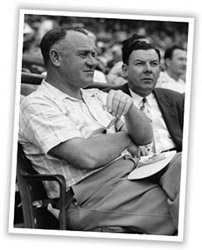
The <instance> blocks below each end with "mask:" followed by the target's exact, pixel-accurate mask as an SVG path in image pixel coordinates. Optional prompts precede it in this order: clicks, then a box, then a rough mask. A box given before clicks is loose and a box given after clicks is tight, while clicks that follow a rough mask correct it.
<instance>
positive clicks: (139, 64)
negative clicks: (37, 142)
mask: <svg viewBox="0 0 202 250" xmlns="http://www.w3.org/2000/svg"><path fill="white" fill-rule="evenodd" d="M135 65H136V66H142V65H144V62H136V64H135Z"/></svg>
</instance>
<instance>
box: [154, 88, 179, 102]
mask: <svg viewBox="0 0 202 250" xmlns="http://www.w3.org/2000/svg"><path fill="white" fill-rule="evenodd" d="M153 92H154V95H155V96H156V97H157V98H162V99H163V98H167V99H170V100H171V101H176V100H182V99H183V98H184V94H182V93H179V92H177V91H174V90H172V89H165V88H155V89H154V91H153Z"/></svg>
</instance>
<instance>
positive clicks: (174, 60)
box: [156, 45, 187, 93]
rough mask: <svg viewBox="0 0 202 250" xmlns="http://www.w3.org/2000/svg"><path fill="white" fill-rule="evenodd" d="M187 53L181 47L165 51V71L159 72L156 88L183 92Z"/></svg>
mask: <svg viewBox="0 0 202 250" xmlns="http://www.w3.org/2000/svg"><path fill="white" fill-rule="evenodd" d="M186 62H187V52H186V50H185V49H184V48H183V47H180V46H177V45H173V46H172V47H170V48H168V49H167V50H166V51H165V55H164V64H165V70H164V71H162V72H161V74H160V77H159V79H158V82H157V85H156V87H160V88H167V89H172V90H175V91H177V92H180V93H184V92H185V74H186Z"/></svg>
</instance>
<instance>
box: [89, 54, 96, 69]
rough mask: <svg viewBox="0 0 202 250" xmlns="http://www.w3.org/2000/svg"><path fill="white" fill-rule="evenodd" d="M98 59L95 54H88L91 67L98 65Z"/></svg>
mask: <svg viewBox="0 0 202 250" xmlns="http://www.w3.org/2000/svg"><path fill="white" fill-rule="evenodd" d="M97 63H98V62H97V60H96V58H95V57H94V56H92V55H89V56H88V59H87V64H88V65H89V66H91V67H96V66H97Z"/></svg>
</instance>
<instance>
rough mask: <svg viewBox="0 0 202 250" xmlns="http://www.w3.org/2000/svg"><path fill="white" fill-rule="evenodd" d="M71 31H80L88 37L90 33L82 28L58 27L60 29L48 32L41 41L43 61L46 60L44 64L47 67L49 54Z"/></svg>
mask: <svg viewBox="0 0 202 250" xmlns="http://www.w3.org/2000/svg"><path fill="white" fill-rule="evenodd" d="M69 30H73V31H78V32H81V33H83V34H85V35H87V34H88V33H87V32H86V31H85V30H84V29H82V28H80V27H71V26H69V27H58V28H54V29H52V30H50V31H48V32H47V33H46V34H45V35H44V36H43V37H42V39H41V42H40V49H41V54H42V56H43V60H44V64H45V66H47V64H48V62H49V59H50V57H49V52H50V50H51V48H52V46H53V45H54V44H55V43H57V42H58V41H61V40H63V39H64V38H65V36H66V34H67V31H69Z"/></svg>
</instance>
